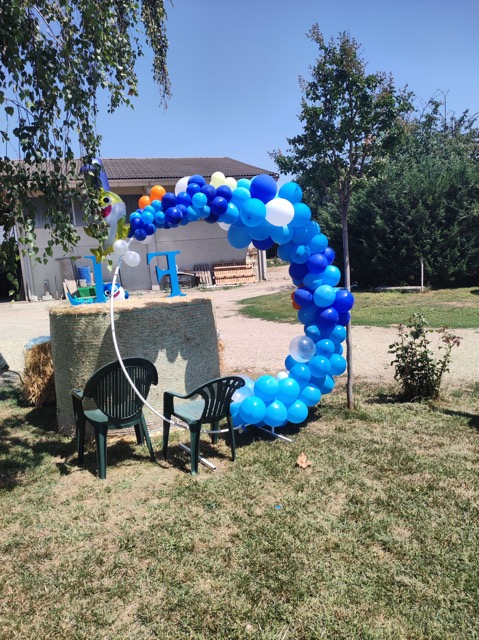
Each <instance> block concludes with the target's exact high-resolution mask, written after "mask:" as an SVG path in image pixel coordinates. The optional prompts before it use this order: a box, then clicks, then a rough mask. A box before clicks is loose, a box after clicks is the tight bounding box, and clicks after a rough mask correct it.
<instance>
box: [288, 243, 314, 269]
mask: <svg viewBox="0 0 479 640" xmlns="http://www.w3.org/2000/svg"><path fill="white" fill-rule="evenodd" d="M310 255H311V249H310V248H309V247H307V246H306V245H305V244H300V245H299V246H295V245H293V248H292V250H291V253H290V260H291V262H296V264H306V262H308V260H309V256H310Z"/></svg>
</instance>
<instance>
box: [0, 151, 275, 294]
mask: <svg viewBox="0 0 479 640" xmlns="http://www.w3.org/2000/svg"><path fill="white" fill-rule="evenodd" d="M103 165H104V169H105V171H106V174H107V176H108V181H109V184H110V190H111V191H113V192H114V193H117V194H118V195H119V196H121V198H122V199H123V201H124V202H125V204H126V209H127V215H128V214H130V213H132V212H133V211H135V210H136V209H137V208H138V200H139V198H140V197H141V196H142V195H145V194H148V193H149V190H150V188H151V187H152V186H154V185H162V186H163V187H164V188H165V189H166V191H173V192H174V189H175V185H176V183H177V182H178V180H180V179H181V178H183V177H185V176H190V175H194V174H200V175H202V176H204V178H205V179H206V181H207V182H208V181H209V179H210V178H211V175H212V174H213V173H214V172H216V171H221V172H222V173H224V174H225V176H227V177H233V178H235V179H236V180H239V179H240V178H253V177H254V176H256V175H260V174H268V175H270V176H273V177H274V178H275V179H276V180H277V179H278V177H279V176H278V174H276V173H274V172H272V171H268V170H266V169H262V168H260V167H255V166H253V165H250V164H247V163H244V162H240V161H238V160H234V159H232V158H227V157H225V158H110V159H103ZM36 205H37V230H36V233H37V246H38V248H39V250H40V252H42V251H43V249H44V248H45V247H46V246H47V242H48V239H49V232H48V230H47V229H45V228H44V221H43V218H42V206H41V198H38V199H37V201H36ZM72 216H73V217H74V222H75V226H76V229H77V231H78V233H79V236H80V241H79V243H78V245H77V246H76V247H75V248H74V250H73V254H72V255H66V254H64V252H63V250H62V249H61V248H60V247H55V248H54V249H53V256H52V258H50V260H49V261H48V263H47V264H37V263H35V262H34V260H33V259H31V258H29V257H28V256H21V258H20V266H21V279H22V284H23V290H24V292H25V293H24V296H25V299H26V300H30V301H35V300H41V299H49V298H50V296H53V297H59V296H60V295H62V294H63V282H64V280H65V279H67V280H68V279H71V278H77V277H78V273H77V272H78V267H88V266H90V267H91V266H92V261H91V260H88V259H85V256H87V255H90V254H91V249H92V248H94V247H95V246H97V243H96V242H95V241H93V240H92V239H91V238H90V237H88V236H87V235H86V234H85V233H84V231H83V220H82V215H81V211H80V210H79V209H78V208H77V207H73V211H72ZM131 248H132V249H133V250H135V251H136V252H138V253H139V254H140V256H141V262H140V265H139V266H138V267H136V268H129V267H125V268H122V270H121V281H122V284H123V287H124V288H125V289H126V290H128V291H138V290H151V289H155V288H158V279H157V274H156V270H155V267H156V266H159V267H160V268H164V267H165V266H166V262H165V264H164V265H163V264H160V263H159V262H156V263H155V261H151V263H150V265H147V261H146V254H147V253H153V252H162V251H179V252H180V253H179V254H177V255H176V256H175V258H176V265H177V269H178V271H180V272H181V271H192V270H193V268H194V267H195V266H197V265H209V267H210V268H211V266H212V265H213V264H215V263H222V262H224V263H232V262H244V261H245V258H246V253H247V249H242V250H238V249H235V248H233V247H232V246H231V245H230V244H229V242H228V239H227V233H226V231H225V230H224V229H222V228H221V227H220V226H219V225H218V224H208V223H207V222H205V221H203V220H200V221H198V222H194V223H190V224H188V225H186V226H179V227H177V228H174V229H168V230H164V229H162V230H159V231H157V232H156V233H155V235H154V236H153V237H152V241H151V243H150V244H148V245H145V244H142V243H139V242H136V241H133V243H132V246H131ZM260 253H261V254H262V253H263V252H260ZM155 260H161V258H157V259H155ZM259 262H260V267H261V265H263V267H262V269H261V268H260V278H261V275H262V273H263V274H264V265H265V260H264V255H262V256H260V261H259ZM111 279H112V274H111V271H109V270H108V267H107V264H106V263H105V264H104V265H103V280H104V282H108V281H111ZM2 293H3V292H0V297H1V295H2Z"/></svg>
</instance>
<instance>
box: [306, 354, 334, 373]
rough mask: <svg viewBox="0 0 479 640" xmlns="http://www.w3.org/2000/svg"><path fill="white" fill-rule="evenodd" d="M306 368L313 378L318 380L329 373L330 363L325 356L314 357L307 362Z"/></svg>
mask: <svg viewBox="0 0 479 640" xmlns="http://www.w3.org/2000/svg"><path fill="white" fill-rule="evenodd" d="M308 366H309V368H310V369H311V374H312V375H313V376H314V377H315V378H320V377H321V376H324V375H325V374H327V373H329V372H330V371H331V363H330V362H329V359H328V357H327V356H314V358H312V359H311V360H310V361H309V362H308Z"/></svg>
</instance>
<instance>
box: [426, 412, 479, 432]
mask: <svg viewBox="0 0 479 640" xmlns="http://www.w3.org/2000/svg"><path fill="white" fill-rule="evenodd" d="M435 411H437V412H438V413H443V414H444V415H446V416H451V417H453V418H466V420H467V424H468V425H469V426H470V427H472V428H473V429H478V430H479V415H478V414H477V413H469V412H468V411H454V410H453V409H435Z"/></svg>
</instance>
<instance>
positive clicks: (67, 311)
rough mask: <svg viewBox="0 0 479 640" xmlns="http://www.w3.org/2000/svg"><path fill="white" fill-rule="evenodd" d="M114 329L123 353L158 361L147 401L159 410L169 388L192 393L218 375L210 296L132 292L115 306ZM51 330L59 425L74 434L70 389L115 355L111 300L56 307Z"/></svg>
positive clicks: (214, 329)
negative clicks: (158, 295) (154, 384)
mask: <svg viewBox="0 0 479 640" xmlns="http://www.w3.org/2000/svg"><path fill="white" fill-rule="evenodd" d="M115 331H116V337H117V341H118V346H119V349H120V353H121V356H122V358H127V357H143V358H147V359H148V360H150V361H151V362H153V363H154V364H155V366H156V368H157V370H158V376H159V384H158V386H157V387H152V389H151V391H150V396H149V398H148V400H149V402H151V404H152V405H153V406H154V407H155V408H156V409H157V410H159V411H160V412H161V411H162V409H163V392H164V391H165V390H174V391H178V392H179V393H182V392H183V393H185V392H189V391H191V390H192V389H194V388H195V387H196V386H199V385H200V384H202V383H203V382H205V381H206V380H209V379H211V378H216V377H218V376H219V375H220V359H219V353H218V337H217V330H216V325H215V320H214V315H213V308H212V304H211V300H209V299H191V300H188V299H186V298H178V297H175V298H161V299H157V298H154V297H152V296H145V297H144V298H142V297H133V299H129V300H125V301H122V302H121V303H119V304H117V305H116V306H115ZM50 335H51V341H52V353H53V364H54V369H55V387H56V395H57V418H58V425H59V428H60V430H61V431H62V432H63V433H72V432H73V429H74V420H73V410H72V402H71V395H70V392H71V389H73V388H77V389H82V388H83V387H84V385H85V382H86V381H87V380H88V378H89V377H90V376H91V375H92V374H93V373H94V371H96V370H97V369H99V368H100V367H102V366H103V365H104V364H107V363H108V362H111V361H112V360H116V359H117V356H116V353H115V350H114V346H113V340H112V334H111V327H110V306H109V304H108V303H107V304H86V305H78V306H72V305H69V304H67V303H64V304H60V305H59V306H57V307H54V308H52V309H51V310H50ZM150 416H151V413H150ZM147 419H148V416H147ZM157 419H158V420H159V418H157Z"/></svg>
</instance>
